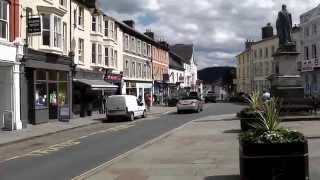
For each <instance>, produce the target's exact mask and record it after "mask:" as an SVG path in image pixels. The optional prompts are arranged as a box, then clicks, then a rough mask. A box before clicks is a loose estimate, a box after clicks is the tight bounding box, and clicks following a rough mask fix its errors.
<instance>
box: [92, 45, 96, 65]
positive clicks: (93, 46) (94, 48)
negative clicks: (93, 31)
mask: <svg viewBox="0 0 320 180" xmlns="http://www.w3.org/2000/svg"><path fill="white" fill-rule="evenodd" d="M96 51H97V44H95V43H92V51H91V54H92V57H91V62H92V63H93V64H95V63H96V62H97V60H96V58H97V54H96Z"/></svg>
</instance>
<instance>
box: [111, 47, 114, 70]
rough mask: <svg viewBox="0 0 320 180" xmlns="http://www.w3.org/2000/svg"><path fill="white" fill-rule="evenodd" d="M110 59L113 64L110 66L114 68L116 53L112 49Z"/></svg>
mask: <svg viewBox="0 0 320 180" xmlns="http://www.w3.org/2000/svg"><path fill="white" fill-rule="evenodd" d="M110 53H111V54H110V57H111V62H110V65H111V66H112V67H113V66H114V53H113V49H112V48H111V49H110Z"/></svg>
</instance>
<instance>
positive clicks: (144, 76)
mask: <svg viewBox="0 0 320 180" xmlns="http://www.w3.org/2000/svg"><path fill="white" fill-rule="evenodd" d="M142 78H143V79H146V78H147V64H144V65H143V69H142Z"/></svg>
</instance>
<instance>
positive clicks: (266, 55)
mask: <svg viewBox="0 0 320 180" xmlns="http://www.w3.org/2000/svg"><path fill="white" fill-rule="evenodd" d="M268 57H269V48H266V49H265V58H268Z"/></svg>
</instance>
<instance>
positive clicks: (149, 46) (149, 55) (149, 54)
mask: <svg viewBox="0 0 320 180" xmlns="http://www.w3.org/2000/svg"><path fill="white" fill-rule="evenodd" d="M147 52H148V57H151V45H150V44H148V49H147Z"/></svg>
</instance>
